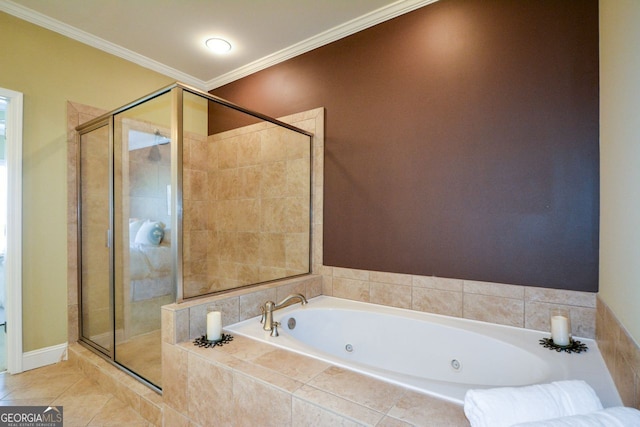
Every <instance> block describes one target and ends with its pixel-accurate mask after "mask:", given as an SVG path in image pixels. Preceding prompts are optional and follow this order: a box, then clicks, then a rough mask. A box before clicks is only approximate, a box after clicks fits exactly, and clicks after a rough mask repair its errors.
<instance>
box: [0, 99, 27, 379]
mask: <svg viewBox="0 0 640 427" xmlns="http://www.w3.org/2000/svg"><path fill="white" fill-rule="evenodd" d="M0 95H1V96H3V97H5V98H8V99H9V104H8V106H7V117H6V122H7V135H6V136H7V138H6V142H7V143H6V154H7V184H8V185H7V187H8V188H7V200H8V209H7V253H6V258H5V275H6V303H7V304H6V305H7V306H6V307H5V312H6V315H7V350H8V351H7V370H8V371H9V372H10V373H12V374H16V373H19V372H22V123H23V122H22V114H23V95H22V93H21V92H16V91H13V90H9V89H3V88H0Z"/></svg>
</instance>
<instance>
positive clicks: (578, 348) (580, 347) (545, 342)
mask: <svg viewBox="0 0 640 427" xmlns="http://www.w3.org/2000/svg"><path fill="white" fill-rule="evenodd" d="M540 345H541V346H543V347H544V348H548V349H549V350H555V351H557V352H558V353H560V352H563V351H564V352H565V353H582V352H583V351H585V352H586V351H587V350H589V347H587V346H586V345H585V344H583V343H581V342H580V341H575V340H573V339H571V340H570V341H569V345H558V344H556V343H554V342H553V339H552V338H542V339H541V340H540Z"/></svg>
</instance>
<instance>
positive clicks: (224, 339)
mask: <svg viewBox="0 0 640 427" xmlns="http://www.w3.org/2000/svg"><path fill="white" fill-rule="evenodd" d="M231 341H233V336H232V335H229V334H222V336H221V337H220V339H219V340H208V339H207V336H206V335H203V336H201V337H199V338H196V339H195V340H194V341H193V345H197V346H198V347H204V348H211V347H216V346H220V347H222V346H223V345H225V344H229V343H230V342H231Z"/></svg>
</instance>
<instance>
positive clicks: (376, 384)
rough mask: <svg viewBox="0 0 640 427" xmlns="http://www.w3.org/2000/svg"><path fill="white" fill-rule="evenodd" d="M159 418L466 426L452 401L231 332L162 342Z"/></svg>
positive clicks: (181, 422)
mask: <svg viewBox="0 0 640 427" xmlns="http://www.w3.org/2000/svg"><path fill="white" fill-rule="evenodd" d="M163 366H166V367H167V368H166V369H165V372H164V375H165V376H164V384H165V389H164V404H165V407H164V417H165V425H171V426H189V425H202V426H204V425H220V426H254V425H260V426H300V425H333V424H338V425H345V426H351V425H353V426H355V425H370V426H413V425H415V426H424V425H448V426H468V425H469V423H468V421H467V419H466V418H465V416H464V412H463V408H462V406H460V405H456V404H454V403H450V402H446V401H443V400H440V399H436V398H433V397H430V396H426V395H423V394H419V393H416V392H413V391H410V390H408V389H405V388H402V387H398V386H395V385H392V384H388V383H385V382H382V381H379V380H376V379H373V378H370V377H366V376H363V375H360V374H357V373H354V372H351V371H347V370H344V369H341V368H337V367H334V366H331V365H329V364H327V363H324V362H321V361H318V360H315V359H312V358H309V357H306V356H303V355H299V354H296V353H293V352H289V351H286V350H282V349H277V348H275V347H273V346H270V345H268V344H264V343H260V342H257V341H253V340H251V339H248V338H245V337H241V336H236V337H234V340H233V341H232V342H231V343H229V344H226V345H224V346H222V347H215V348H200V347H196V346H194V345H193V344H192V343H191V342H190V341H187V342H182V343H179V344H170V343H166V342H165V343H163Z"/></svg>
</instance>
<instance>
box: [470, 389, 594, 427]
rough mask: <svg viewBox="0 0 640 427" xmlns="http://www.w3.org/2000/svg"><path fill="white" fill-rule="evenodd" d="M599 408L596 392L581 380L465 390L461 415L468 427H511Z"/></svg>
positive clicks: (588, 411) (586, 412)
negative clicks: (467, 420) (469, 426)
mask: <svg viewBox="0 0 640 427" xmlns="http://www.w3.org/2000/svg"><path fill="white" fill-rule="evenodd" d="M601 409H602V403H600V399H599V398H598V396H597V395H596V392H595V391H594V390H593V388H591V386H590V385H589V384H587V383H586V382H585V381H581V380H569V381H556V382H553V383H550V384H535V385H530V386H525V387H500V388H492V389H478V390H469V391H467V393H466V394H465V397H464V413H465V415H466V416H467V418H468V419H469V422H470V423H471V426H472V427H511V426H513V425H514V424H519V423H526V422H531V421H542V420H547V419H551V418H559V417H566V416H569V415H578V414H588V413H590V412H594V411H598V410H601Z"/></svg>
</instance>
